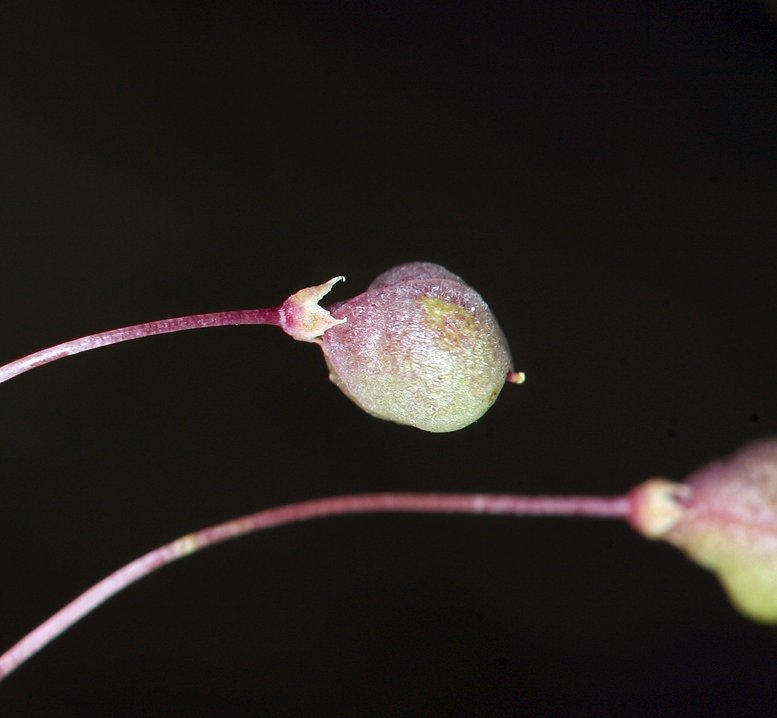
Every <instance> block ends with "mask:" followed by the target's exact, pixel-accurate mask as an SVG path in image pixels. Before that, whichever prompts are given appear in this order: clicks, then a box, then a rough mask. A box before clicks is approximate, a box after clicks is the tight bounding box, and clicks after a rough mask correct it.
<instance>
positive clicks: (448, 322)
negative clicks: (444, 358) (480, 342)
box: [418, 294, 478, 348]
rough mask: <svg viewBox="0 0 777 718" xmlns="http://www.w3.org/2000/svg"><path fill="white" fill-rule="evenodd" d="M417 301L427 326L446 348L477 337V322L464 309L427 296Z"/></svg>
mask: <svg viewBox="0 0 777 718" xmlns="http://www.w3.org/2000/svg"><path fill="white" fill-rule="evenodd" d="M418 301H419V302H420V303H421V305H422V306H423V309H424V312H425V314H426V324H427V326H428V327H430V328H432V329H434V330H435V331H436V332H437V333H438V335H439V337H440V339H441V340H442V341H443V342H444V344H446V345H447V346H448V347H450V348H455V347H458V346H460V345H461V344H462V343H463V342H464V341H466V340H467V339H472V338H473V337H475V336H476V335H477V332H478V323H477V320H476V319H475V317H474V315H473V314H472V313H471V312H469V311H468V310H466V309H465V308H464V307H461V306H459V305H458V304H453V303H452V302H446V301H445V300H444V299H439V298H438V297H432V296H430V295H428V294H424V295H423V296H422V297H420V298H419V299H418Z"/></svg>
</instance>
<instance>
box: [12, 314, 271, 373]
mask: <svg viewBox="0 0 777 718" xmlns="http://www.w3.org/2000/svg"><path fill="white" fill-rule="evenodd" d="M237 324H271V325H274V326H281V324H282V317H281V308H280V307H272V308H270V309H243V310H238V311H234V312H212V313H210V314H192V315H190V316H187V317H176V318H175V319H160V320H159V321H156V322H147V323H145V324H135V325H133V326H131V327H121V328H120V329H111V330H110V331H107V332H101V333H99V334H92V335H90V336H87V337H80V338H79V339H73V340H71V341H69V342H63V343H62V344H57V345H56V346H53V347H49V348H48V349H42V350H41V351H39V352H35V353H34V354H30V355H28V356H26V357H22V358H21V359H17V360H16V361H12V362H10V363H8V364H6V365H5V366H2V367H0V384H2V383H3V382H4V381H8V380H9V379H13V378H14V377H15V376H19V374H24V372H26V371H29V370H30V369H35V367H39V366H43V365H44V364H48V363H49V362H53V361H57V359H63V358H64V357H68V356H72V355H73V354H80V353H81V352H85V351H89V350H90V349H97V348H98V347H104V346H108V345H109V344H118V343H119V342H127V341H130V340H131V339H141V338H142V337H150V336H153V335H154V334H169V333H170V332H181V331H184V330H186V329H205V328H207V327H221V326H226V325H237Z"/></svg>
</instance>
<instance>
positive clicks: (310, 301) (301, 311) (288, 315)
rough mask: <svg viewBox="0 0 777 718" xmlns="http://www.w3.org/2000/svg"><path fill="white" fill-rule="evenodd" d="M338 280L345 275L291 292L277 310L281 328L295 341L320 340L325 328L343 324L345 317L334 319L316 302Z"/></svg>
mask: <svg viewBox="0 0 777 718" xmlns="http://www.w3.org/2000/svg"><path fill="white" fill-rule="evenodd" d="M340 281H343V282H344V281H345V277H334V278H333V279H330V280H329V281H328V282H324V283H323V284H317V285H316V286H315V287H306V288H305V289H300V290H299V291H298V292H295V293H294V294H292V295H291V296H290V297H289V298H288V299H287V300H286V301H285V302H284V303H283V304H282V305H281V306H280V309H279V311H278V314H279V324H280V327H281V329H283V331H284V332H286V334H288V335H289V336H290V337H293V338H294V339H296V340H297V341H300V342H320V338H321V336H322V335H323V334H324V332H325V331H326V330H327V329H331V328H332V327H336V326H337V325H338V324H343V323H344V322H345V319H335V318H334V317H333V316H332V315H331V314H330V313H329V312H328V311H327V310H326V309H324V308H323V307H320V306H319V304H318V303H319V302H320V301H321V300H322V299H323V298H324V297H325V296H326V295H327V294H329V292H330V291H331V290H332V287H333V286H334V285H335V284H337V283H338V282H340Z"/></svg>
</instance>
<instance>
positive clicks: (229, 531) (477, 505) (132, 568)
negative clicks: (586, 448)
mask: <svg viewBox="0 0 777 718" xmlns="http://www.w3.org/2000/svg"><path fill="white" fill-rule="evenodd" d="M119 331H121V330H119ZM172 331H175V330H172ZM119 341H121V340H119ZM631 503H632V502H631V500H630V498H629V496H628V495H625V496H612V497H597V496H516V495H498V494H422V493H418V494H413V493H384V494H352V495H349V496H334V497H331V498H322V499H313V500H311V501H302V502H300V503H294V504H287V505H285V506H279V507H277V508H272V509H266V510H264V511H259V512H257V513H254V514H249V515H247V516H243V517H241V518H237V519H233V520H231V521H226V522H224V523H221V524H217V525H215V526H210V527H208V528H205V529H202V530H200V531H195V532H194V533H190V534H187V535H186V536H182V537H181V538H179V539H176V540H175V541H172V542H171V543H168V544H165V545H164V546H160V547H159V548H156V549H154V550H153V551H149V552H148V553H147V554H145V555H144V556H141V557H140V558H137V559H135V560H134V561H132V562H130V563H128V564H127V565H126V566H124V567H122V568H120V569H119V570H118V571H115V572H114V573H112V574H111V575H110V576H107V577H106V578H104V579H103V580H102V581H100V582H99V583H97V584H95V585H94V586H92V587H91V588H90V589H88V590H87V591H85V592H84V593H82V594H81V595H80V596H79V597H78V598H76V599H75V600H73V601H72V602H71V603H69V604H68V605H66V606H65V607H64V608H62V609H61V610H60V611H58V612H57V613H55V614H54V615H53V616H51V618H49V619H48V620H46V621H45V622H44V623H42V624H41V625H40V626H38V627H37V628H36V629H34V630H33V631H31V632H30V633H28V634H27V635H26V636H25V637H24V638H22V639H21V640H20V641H19V642H18V643H17V644H16V645H14V646H13V647H12V648H10V649H9V650H8V651H6V653H4V654H3V655H2V656H0V681H1V680H3V679H4V678H5V677H6V676H8V674H10V673H11V672H12V671H14V670H15V669H16V668H18V667H19V666H20V665H21V664H22V663H24V662H25V661H26V660H27V659H28V658H30V657H31V656H32V655H34V654H35V653H37V652H38V651H39V650H40V649H41V648H43V647H44V646H46V645H48V644H49V643H51V641H53V640H54V639H55V638H57V637H58V636H60V635H61V634H62V633H64V631H66V630H67V629H68V628H70V626H72V625H73V624H74V623H76V622H77V621H78V620H80V619H81V618H83V617H84V616H86V615H87V614H89V613H91V611H93V610H94V609H95V608H97V607H98V606H99V605H100V604H102V603H103V602H104V601H106V600H108V599H109V598H111V597H112V596H115V595H116V594H117V593H119V592H120V591H122V590H124V589H125V588H127V587H128V586H130V585H131V584H133V583H135V581H138V580H140V579H141V578H143V577H144V576H148V575H149V574H150V573H153V572H154V571H156V570H157V569H159V568H162V567H163V566H167V565H168V564H170V563H172V562H173V561H175V560H176V559H179V558H183V557H184V556H188V555H190V554H192V553H195V552H196V551H199V550H201V549H204V548H207V547H208V546H213V545H214V544H217V543H220V542H222V541H227V540H229V539H233V538H237V537H239V536H245V535H246V534H249V533H253V532H254V531H261V530H263V529H269V528H274V527H276V526H283V525H285V524H290V523H295V522H300V521H308V520H310V519H316V518H324V517H328V516H342V515H345V514H366V513H379V512H380V513H411V512H412V513H424V514H432V513H456V514H486V515H505V516H529V515H534V516H585V517H591V518H608V519H627V518H628V517H629V515H630V513H631Z"/></svg>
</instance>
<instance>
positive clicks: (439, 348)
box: [320, 262, 522, 432]
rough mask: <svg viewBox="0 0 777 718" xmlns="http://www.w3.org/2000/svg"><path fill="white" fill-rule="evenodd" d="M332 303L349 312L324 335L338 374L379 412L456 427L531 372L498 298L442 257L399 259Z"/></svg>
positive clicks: (436, 427) (431, 426)
mask: <svg viewBox="0 0 777 718" xmlns="http://www.w3.org/2000/svg"><path fill="white" fill-rule="evenodd" d="M330 311H331V314H332V317H333V318H334V319H337V320H344V322H343V323H342V324H338V325H336V326H333V327H331V328H329V329H327V330H326V332H324V334H323V336H322V337H321V339H320V342H321V345H322V347H323V350H324V357H325V359H326V362H327V365H328V367H329V370H330V375H329V376H330V379H331V380H332V381H333V382H334V383H335V384H336V385H337V386H338V387H340V389H342V391H343V392H344V393H345V394H346V395H347V396H348V397H350V398H351V399H352V400H353V401H354V402H356V404H358V405H359V406H360V407H361V408H362V409H364V410H365V411H367V412H368V413H370V414H372V415H373V416H376V417H378V418H381V419H388V420H389V421H395V422H397V423H399V424H408V425H410V426H415V427H417V428H419V429H424V430H425V431H433V432H444V431H455V430H456V429H461V428H463V427H465V426H467V425H468V424H471V423H472V422H473V421H475V420H477V419H479V418H480V417H481V416H482V415H483V414H484V413H485V412H486V411H487V410H488V409H489V407H490V406H491V405H492V404H493V403H494V401H495V400H496V398H497V396H498V395H499V392H500V390H501V389H502V386H503V385H504V383H505V380H506V379H507V378H508V376H509V377H510V380H511V381H516V382H520V381H521V380H522V375H516V374H513V373H512V372H511V363H512V362H511V359H510V351H509V348H508V346H507V341H506V339H505V337H504V335H503V334H502V330H501V329H500V328H499V325H498V324H497V322H496V319H495V318H494V315H493V314H492V312H491V310H490V309H489V307H488V305H487V304H486V303H485V302H484V301H483V299H482V298H481V296H480V295H479V294H478V293H477V292H476V291H475V290H474V289H472V288H471V287H469V286H468V285H467V284H465V283H464V282H463V281H462V279H461V278H460V277H457V276H456V275H455V274H453V273H451V272H449V271H448V270H447V269H445V268H444V267H441V266H440V265H438V264H431V263H429V262H413V263H410V264H402V265H400V266H398V267H394V268H393V269H390V270H388V271H387V272H384V273H383V274H381V275H380V276H379V277H378V278H377V279H376V280H375V281H374V282H373V283H372V284H371V285H370V286H369V288H368V289H367V291H366V292H364V293H363V294H360V295H359V296H357V297H354V298H353V299H349V300H347V301H345V302H342V303H340V304H337V305H335V306H334V307H332V308H331V310H330Z"/></svg>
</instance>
